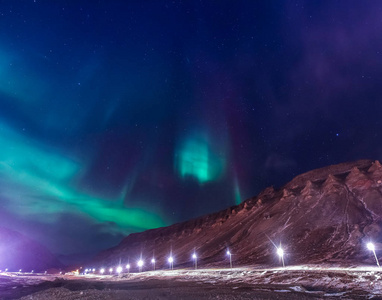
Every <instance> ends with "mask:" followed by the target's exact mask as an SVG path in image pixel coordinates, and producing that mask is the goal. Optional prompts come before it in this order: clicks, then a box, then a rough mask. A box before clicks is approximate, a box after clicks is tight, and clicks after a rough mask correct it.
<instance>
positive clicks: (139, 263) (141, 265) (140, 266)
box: [138, 258, 143, 272]
mask: <svg viewBox="0 0 382 300" xmlns="http://www.w3.org/2000/svg"><path fill="white" fill-rule="evenodd" d="M138 267H139V272H142V267H143V260H142V258H141V259H140V260H138Z"/></svg>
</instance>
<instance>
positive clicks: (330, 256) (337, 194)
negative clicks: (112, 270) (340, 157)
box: [93, 160, 382, 268]
mask: <svg viewBox="0 0 382 300" xmlns="http://www.w3.org/2000/svg"><path fill="white" fill-rule="evenodd" d="M381 195H382V166H381V164H380V163H379V161H372V160H358V161H355V162H348V163H341V164H337V165H331V166H328V167H324V168H320V169H315V170H312V171H308V172H306V173H303V174H301V175H298V176H296V177H295V178H293V179H292V180H291V181H290V182H288V183H286V184H285V185H284V186H282V187H281V188H279V189H274V188H273V187H268V188H266V189H265V190H263V191H262V192H260V193H259V194H258V195H257V196H255V197H252V198H249V199H247V200H245V201H243V202H242V203H241V204H240V205H237V206H232V207H229V208H227V209H225V210H222V211H219V212H216V213H212V214H209V215H205V216H201V217H198V218H195V219H192V220H188V221H185V222H181V223H177V224H173V225H171V226H168V227H162V228H156V229H151V230H147V231H145V232H142V233H134V234H130V235H129V236H127V237H126V238H125V239H124V240H122V242H121V243H120V244H119V245H118V246H116V247H113V248H111V249H108V250H105V251H103V252H101V253H100V254H99V255H98V256H96V258H95V259H94V261H93V262H94V264H96V265H99V266H100V265H104V266H109V265H110V266H112V265H116V264H117V263H118V262H119V261H122V262H123V263H124V262H127V261H133V262H135V260H137V257H141V256H142V257H144V258H145V259H146V260H149V258H150V259H151V257H153V256H155V257H156V259H157V260H158V264H157V267H159V268H166V267H168V264H167V263H166V262H167V257H168V256H169V254H170V252H172V253H173V255H174V256H175V257H176V264H177V265H178V266H181V267H190V266H192V261H191V260H190V256H191V253H192V252H193V251H194V250H195V251H196V252H197V253H198V256H199V257H200V262H199V263H198V264H199V265H200V264H203V265H205V266H222V265H227V259H228V258H227V256H226V255H225V252H226V250H227V249H230V251H231V252H232V253H233V256H232V258H233V260H234V264H238V265H248V264H266V265H278V264H279V263H280V262H279V261H278V257H277V256H276V255H275V245H280V243H281V244H282V245H283V248H284V250H285V261H286V262H287V263H292V264H296V263H321V262H331V263H340V264H352V263H356V262H358V261H359V262H360V263H372V257H371V256H370V253H369V252H368V251H367V250H366V249H365V247H364V243H365V241H366V240H375V241H380V240H382V234H381V232H382V222H381V216H382V208H381V205H380V204H381V203H382V196H381ZM377 246H378V247H379V245H377ZM381 249H382V247H381ZM146 265H147V262H146ZM146 267H147V268H150V267H149V266H146Z"/></svg>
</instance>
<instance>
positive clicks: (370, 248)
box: [366, 242, 381, 267]
mask: <svg viewBox="0 0 382 300" xmlns="http://www.w3.org/2000/svg"><path fill="white" fill-rule="evenodd" d="M366 247H367V249H369V250H370V251H373V254H374V257H375V261H376V262H377V265H378V267H381V266H380V265H379V261H378V258H377V255H376V254H375V246H374V244H373V243H371V242H369V243H367V245H366Z"/></svg>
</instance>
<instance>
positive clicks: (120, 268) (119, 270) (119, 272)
mask: <svg viewBox="0 0 382 300" xmlns="http://www.w3.org/2000/svg"><path fill="white" fill-rule="evenodd" d="M121 272H122V267H121V266H119V267H118V268H117V273H118V274H121Z"/></svg>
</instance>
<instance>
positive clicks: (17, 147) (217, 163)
mask: <svg viewBox="0 0 382 300" xmlns="http://www.w3.org/2000/svg"><path fill="white" fill-rule="evenodd" d="M381 14H382V4H379V3H377V2H374V3H371V2H368V3H358V2H356V1H281V0H280V1H218V2H216V1H215V2H212V1H161V0H159V1H129V0H127V1H122V0H112V1H106V0H98V1H85V0H79V1H61V0H58V1H47V0H28V1H18V0H6V1H2V2H1V3H0V226H3V227H8V228H10V229H13V230H16V231H20V232H21V233H23V234H27V235H28V236H30V237H31V238H33V239H36V240H37V241H39V242H41V243H42V244H44V245H45V246H47V247H48V248H49V249H50V250H51V251H52V252H54V253H58V254H65V255H66V254H73V253H89V254H91V253H96V252H97V251H99V250H101V249H105V248H107V247H111V246H113V245H115V244H116V243H118V242H119V241H120V240H121V239H122V237H123V236H125V235H127V234H129V233H132V232H137V231H142V230H146V229H150V228H156V227H160V226H166V225H170V224H173V223H175V222H180V221H184V220H187V219H190V218H193V217H197V216H200V215H203V214H207V213H211V212H215V211H217V210H220V209H225V208H226V207H229V206H232V205H235V204H239V203H240V202H241V201H243V200H245V199H246V198H249V197H252V196H254V195H256V194H257V193H259V192H260V191H261V190H262V189H264V188H266V187H267V186H269V185H275V186H280V185H282V184H283V183H285V182H287V181H289V180H290V179H292V177H293V176H295V175H298V174H300V173H302V172H305V171H308V170H311V169H313V168H318V167H323V166H326V165H329V164H335V163H339V162H343V161H349V160H355V159H361V158H371V159H381V151H382V143H381V142H380V140H381V139H380V132H381V130H382V122H381V121H380V113H381V111H382V102H381V101H380V98H381V92H382V90H381V88H380V75H381V74H382V59H381V57H382V56H381V55H382V40H381V39H380V32H381V29H382V22H381V21H380V20H381Z"/></svg>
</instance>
